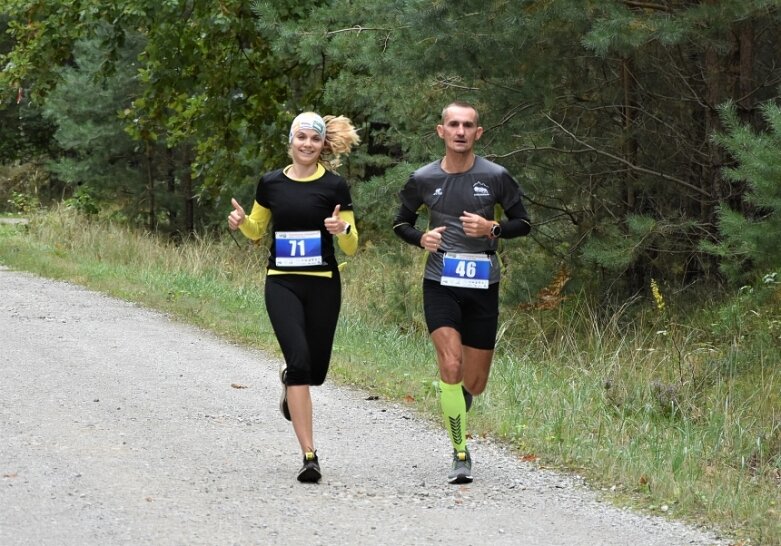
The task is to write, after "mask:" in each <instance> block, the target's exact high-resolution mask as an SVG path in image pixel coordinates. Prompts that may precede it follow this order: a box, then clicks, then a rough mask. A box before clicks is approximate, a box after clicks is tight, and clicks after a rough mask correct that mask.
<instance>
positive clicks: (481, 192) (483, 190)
mask: <svg viewBox="0 0 781 546" xmlns="http://www.w3.org/2000/svg"><path fill="white" fill-rule="evenodd" d="M472 191H473V192H474V196H475V197H489V196H490V195H491V191H490V190H489V189H488V186H487V185H486V184H483V183H482V182H480V181H479V180H478V181H477V182H475V183H474V184H472Z"/></svg>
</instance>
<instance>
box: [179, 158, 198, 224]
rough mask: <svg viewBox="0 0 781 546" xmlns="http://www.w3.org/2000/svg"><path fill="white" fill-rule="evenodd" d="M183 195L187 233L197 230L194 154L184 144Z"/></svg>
mask: <svg viewBox="0 0 781 546" xmlns="http://www.w3.org/2000/svg"><path fill="white" fill-rule="evenodd" d="M182 163H183V165H182V167H183V168H182V195H183V196H184V225H185V229H186V230H187V233H194V232H195V197H194V196H193V175H192V155H191V152H190V147H189V146H186V145H185V146H184V158H183V161H182Z"/></svg>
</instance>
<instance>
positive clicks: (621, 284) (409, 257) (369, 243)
mask: <svg viewBox="0 0 781 546" xmlns="http://www.w3.org/2000/svg"><path fill="white" fill-rule="evenodd" d="M780 31H781V2H779V1H777V0H775V1H770V0H724V1H717V0H685V1H683V0H648V1H629V0H621V1H619V0H600V1H588V0H580V1H576V0H555V1H521V0H495V1H488V2H486V1H479V2H478V1H473V0H465V1H461V2H445V1H439V0H435V1H422V0H383V1H377V0H330V1H322V0H314V1H312V2H307V3H300V2H295V1H293V0H275V1H273V2H263V1H256V2H250V1H242V0H154V1H152V0H127V1H107V0H103V1H99V0H71V1H56V2H55V1H43V0H40V1H34V0H0V67H2V72H0V211H2V210H5V211H7V212H19V213H23V214H25V215H28V216H31V217H33V222H32V223H31V224H30V225H29V226H28V227H27V228H26V229H21V230H16V231H14V232H13V233H6V234H5V235H4V236H3V237H2V238H0V242H2V250H0V260H2V261H4V262H6V263H13V264H16V265H17V266H21V267H27V268H30V269H37V270H42V271H49V272H53V271H54V270H53V269H51V267H52V266H51V263H50V264H49V265H48V266H44V265H41V263H39V262H35V263H33V262H32V261H31V260H32V257H31V256H30V254H31V253H32V251H34V253H35V254H37V255H38V258H37V259H38V260H41V259H48V260H49V261H50V262H52V263H53V262H55V261H58V260H60V261H61V260H63V259H65V258H69V259H71V260H73V261H80V262H82V263H87V262H90V261H92V262H94V263H98V262H102V263H104V265H105V263H108V262H109V261H110V259H111V258H110V257H111V256H114V257H115V260H116V261H115V262H112V263H114V264H121V266H122V267H128V264H129V263H132V262H135V263H136V264H143V263H144V262H149V261H152V260H159V261H160V263H162V264H166V267H168V268H169V269H177V268H181V271H182V273H181V274H182V275H192V276H191V277H188V278H190V279H191V282H192V283H194V284H197V282H198V280H197V277H198V276H199V275H200V276H201V277H204V276H205V277H209V275H212V274H213V275H214V276H215V278H220V279H222V278H223V277H225V270H226V269H229V270H231V268H234V267H235V268H238V269H235V271H244V272H246V269H242V268H250V270H251V269H252V267H253V266H250V265H247V262H244V261H241V260H245V259H246V260H251V261H250V262H249V263H251V264H254V267H255V268H256V269H258V270H259V269H260V268H259V266H258V264H260V263H262V257H259V254H261V253H262V252H263V251H262V248H257V247H252V246H249V245H248V244H247V243H246V242H245V241H239V242H240V246H242V249H243V250H246V252H243V253H240V254H241V260H240V262H239V263H238V264H237V263H236V262H235V259H236V258H233V257H229V250H230V249H231V248H232V249H233V250H234V251H235V243H234V242H233V240H231V239H230V238H229V237H228V235H227V233H226V230H225V217H226V214H227V212H228V211H229V210H230V197H232V196H235V197H237V198H238V199H239V201H241V202H243V203H244V204H245V206H249V205H251V202H252V197H253V194H254V189H255V185H256V183H257V180H258V176H259V174H260V173H262V172H264V171H267V170H270V169H274V168H278V167H280V166H282V165H284V164H285V163H286V162H287V157H286V137H287V131H288V127H289V124H290V121H291V120H292V118H293V117H294V116H295V114H297V113H298V112H300V111H303V110H315V111H317V112H319V113H321V114H343V115H346V116H348V117H350V118H351V119H352V120H353V121H354V123H355V124H356V126H357V127H358V128H359V132H360V135H361V138H362V144H361V146H360V148H359V149H358V150H357V151H356V152H355V153H353V154H352V155H351V156H350V157H349V158H348V159H347V160H346V161H345V164H344V165H343V167H342V169H341V174H343V175H344V176H345V177H346V178H347V179H348V180H349V181H350V183H351V186H352V192H353V199H354V201H355V208H356V214H357V218H358V222H357V223H358V228H359V229H360V232H361V240H362V246H361V251H360V252H359V255H358V256H357V257H356V258H355V259H354V260H352V262H353V264H352V265H351V266H350V268H348V270H352V271H353V273H352V274H353V275H355V279H357V283H358V284H359V286H358V287H353V288H348V289H347V291H346V296H345V297H346V311H345V321H346V323H347V324H351V325H353V326H354V327H356V328H358V327H359V326H358V325H359V324H363V325H366V326H365V327H366V328H367V329H368V330H370V331H373V330H377V331H382V332H386V333H387V334H388V336H390V337H391V338H394V339H396V340H399V339H401V340H407V341H409V342H410V343H412V344H413V346H414V347H416V349H415V350H416V351H420V350H423V351H425V350H426V349H417V347H425V345H424V344H423V345H417V344H419V343H421V340H422V341H425V328H424V326H423V325H422V319H421V316H420V314H421V305H420V299H419V293H418V291H417V286H416V284H417V281H415V279H417V278H419V274H420V271H419V269H420V253H415V252H414V250H413V249H411V247H408V246H405V245H404V244H403V243H401V242H400V241H398V240H397V239H396V238H395V237H394V235H393V234H392V231H391V230H390V226H391V221H392V215H393V213H394V211H395V209H396V204H397V201H396V193H397V191H398V190H399V188H400V187H401V185H402V184H403V183H404V182H405V181H406V179H407V177H408V176H409V173H410V172H411V171H412V170H413V169H414V168H415V167H417V166H420V165H422V164H423V163H425V162H428V161H431V160H432V159H434V158H436V157H439V156H440V155H441V154H442V146H441V141H440V140H439V139H438V138H437V136H436V133H435V130H434V128H435V126H436V124H437V122H438V120H439V116H440V112H441V109H442V107H443V106H444V105H445V104H447V103H448V102H449V101H451V100H456V99H458V100H467V101H470V102H472V103H473V104H475V105H476V106H477V108H478V110H479V111H480V115H481V124H482V126H483V127H484V128H485V134H484V136H483V138H482V139H481V140H480V141H479V142H478V153H480V154H481V155H484V156H486V157H488V158H489V159H492V160H494V161H496V162H498V163H500V164H502V165H504V166H505V167H507V168H508V169H509V170H510V172H511V173H513V174H514V175H515V176H516V177H517V178H518V180H519V182H520V184H521V186H522V187H523V189H524V191H525V193H526V205H527V207H528V209H529V210H530V213H531V215H532V219H533V231H532V234H531V236H530V237H529V238H528V239H525V240H523V241H508V242H505V243H504V244H503V247H502V250H501V256H502V261H503V263H504V266H505V277H504V282H503V286H502V313H503V315H502V316H503V321H502V327H501V330H500V340H499V344H498V346H497V353H498V354H497V370H496V371H495V375H496V380H497V385H498V386H497V387H496V388H495V389H496V390H495V391H494V394H493V398H489V397H488V396H487V397H486V400H485V401H483V402H482V403H484V404H486V405H489V404H490V407H491V408H492V412H494V413H495V414H496V415H494V416H493V417H491V418H489V417H485V418H483V419H482V420H481V418H479V417H475V418H473V422H474V426H475V427H476V430H478V431H482V432H485V433H489V434H496V435H498V436H501V437H502V438H504V439H505V440H507V441H508V442H510V443H512V444H514V445H516V446H518V448H519V449H520V450H521V451H522V452H523V453H526V456H528V457H529V458H530V459H531V460H534V461H537V460H543V461H545V462H546V464H550V465H555V466H558V467H561V468H566V469H570V470H572V469H578V470H579V471H581V470H582V471H583V472H585V473H587V474H590V475H589V477H590V478H591V479H593V480H594V481H595V482H596V483H600V484H602V485H605V486H607V487H608V489H611V490H612V491H613V493H616V494H624V495H626V496H627V497H628V498H631V499H635V500H636V499H641V501H640V502H641V504H643V503H644V504H643V505H644V506H646V507H649V506H650V507H651V508H652V509H660V507H661V506H665V507H666V510H665V512H668V511H670V510H671V508H670V507H674V510H672V511H673V512H675V514H676V515H678V516H680V517H686V518H692V519H696V520H699V521H705V522H707V523H711V524H718V525H720V526H722V527H723V528H724V529H726V530H727V531H728V532H731V533H734V535H735V536H736V537H737V538H736V540H745V541H753V542H754V543H781V528H780V524H779V520H781V517H779V513H778V503H779V501H780V499H779V497H780V495H779V490H780V489H781V401H780V398H781V394H779V393H781V371H780V370H779V366H778V362H779V349H780V348H781V347H780V345H781V344H780V339H781V310H779V305H778V304H779V301H780V300H781V288H780V287H779V283H781V279H779V278H777V275H778V271H779V267H780V266H781V244H780V243H781V220H780V219H779V209H781V154H779V150H781V146H780V145H781V110H780V109H779V85H781V62H779V61H781V41H779V40H778V36H779V32H780ZM36 219H37V220H36ZM126 230H129V231H126ZM98 233H99V234H100V235H97V234H98ZM120 236H121V237H122V238H125V237H140V238H141V239H144V240H146V241H147V242H148V243H149V244H154V245H157V246H155V247H154V249H155V250H151V249H149V248H147V247H143V243H141V242H139V240H134V242H133V243H132V244H127V243H123V242H119V239H115V237H116V238H120ZM122 240H123V241H124V240H125V239H122ZM106 241H112V243H113V247H114V248H113V249H109V248H105V247H103V246H102V245H104V244H105V242H106ZM79 245H83V246H79ZM193 245H194V246H195V247H196V248H198V249H208V251H209V252H216V253H217V257H216V258H215V257H214V256H210V257H209V258H208V260H207V261H212V262H214V263H216V264H219V265H220V268H218V269H219V271H218V270H217V269H215V270H214V271H212V270H208V268H205V266H204V264H201V265H199V266H198V267H196V268H193V267H192V266H191V262H188V261H187V260H184V262H182V263H179V262H171V261H170V260H172V259H173V258H172V256H181V255H185V254H187V252H186V250H183V249H188V248H192V247H193ZM141 248H145V249H146V250H143V251H142V250H140V249H141ZM20 249H23V250H24V251H20ZM118 249H123V251H124V252H125V254H124V255H120V253H119V252H118ZM138 252H143V254H141V255H138V254H134V253H138ZM157 252H160V253H161V254H160V255H158V254H157ZM204 252H206V251H205V250H204ZM189 255H190V256H191V255H192V253H191V254H189ZM161 256H166V257H161ZM188 264H190V265H188ZM226 264H227V265H226ZM47 267H48V268H49V269H47ZM59 267H60V269H59V270H57V271H59V272H58V273H57V274H59V275H67V274H68V273H66V271H71V273H70V274H72V275H74V276H76V277H77V278H79V279H81V280H82V281H84V282H89V280H88V279H85V273H84V270H78V269H73V270H69V269H68V268H65V267H64V266H62V265H61V266H59ZM74 267H75V266H74ZM112 267H119V266H117V265H114V266H112ZM188 268H189V269H188ZM177 270H178V269H177ZM73 271H76V272H75V273H74V272H73ZM89 271H90V272H91V274H92V275H99V273H97V272H96V269H95V268H91V269H89ZM161 276H162V278H165V276H164V275H163V274H162V273H161ZM238 276H239V275H238V273H237V274H236V277H238ZM228 277H230V275H228ZM227 280H228V281H229V284H230V283H233V285H232V286H235V285H236V283H240V281H238V280H237V279H236V278H228V279H227ZM253 280H254V281H256V279H253ZM169 281H170V279H169ZM128 282H130V279H129V277H128ZM147 282H149V281H148V278H147ZM150 284H154V283H151V282H150ZM169 288H170V287H169ZM245 289H246V290H247V293H245V292H244V290H245ZM254 289H255V290H256V289H257V287H256V286H255V288H254ZM146 290H147V291H153V287H152V286H147V287H146ZM185 291H189V292H188V293H191V295H192V293H193V292H195V289H194V288H193V286H190V287H188V288H187V289H186V290H185ZM252 291H253V288H252V287H244V286H242V287H241V290H240V291H239V294H241V297H245V298H248V297H250V296H248V295H247V294H248V293H250V292H252ZM131 292H132V291H131ZM141 292H142V291H138V293H137V294H136V295H137V296H138V297H142V296H141V295H140V293H141ZM134 293H135V292H134ZM163 293H168V294H169V296H170V294H171V293H172V292H171V291H170V290H169V291H168V292H166V291H165V289H163ZM217 293H218V294H219V295H220V296H221V297H223V298H224V297H225V294H224V293H223V292H222V291H217ZM212 296H214V297H215V298H216V299H218V298H217V295H216V294H212ZM206 297H208V295H203V294H202V295H200V298H201V299H204V298H206ZM171 299H181V298H170V297H169V298H167V301H168V304H170V303H171V301H170V300H171ZM163 300H164V301H165V300H166V298H163ZM245 303H246V301H245ZM160 305H163V306H165V305H167V304H166V303H161V304H160ZM259 305H262V303H259ZM253 308H254V307H253ZM183 315H185V316H186V315H187V313H185V312H183ZM372 329H373V330H372ZM367 335H368V334H367ZM247 339H248V341H249V340H251V339H252V335H248V337H247ZM366 339H372V340H373V341H375V342H376V343H380V342H379V341H377V340H376V338H373V337H368V338H366ZM268 343H269V346H272V345H273V343H271V342H270V340H269V341H268ZM402 344H403V343H402ZM392 349H393V351H391V352H395V351H398V350H401V349H402V347H399V346H398V345H397V346H394V347H393V348H392ZM355 352H356V353H361V352H362V350H356V351H355ZM366 352H367V354H371V353H374V354H376V352H377V351H376V347H374V348H371V350H369V349H367V351H366ZM413 354H414V353H413ZM418 354H420V353H419V352H418ZM348 360H349V359H348ZM389 360H390V359H389ZM397 360H398V357H397ZM410 360H415V359H414V358H413V357H410ZM345 364H346V365H349V362H345ZM375 365H376V366H377V367H378V369H380V368H381V369H382V374H389V375H388V377H389V378H390V379H389V381H388V384H387V385H385V386H380V387H378V386H377V385H376V384H375V385H374V386H375V387H377V388H381V390H382V389H384V391H383V392H384V393H385V394H387V395H389V396H399V397H407V398H410V399H413V400H420V401H422V402H421V403H422V404H424V406H425V404H426V401H428V400H430V398H431V393H430V392H429V390H430V388H429V387H427V385H429V383H430V381H429V379H430V377H428V376H427V377H426V380H424V381H419V380H413V381H412V382H411V383H407V382H401V383H398V384H397V386H396V387H393V384H394V381H393V378H394V377H406V376H407V375H409V374H410V373H414V372H413V371H410V370H414V369H415V367H414V366H412V367H411V368H410V369H406V368H404V367H403V366H401V367H399V366H400V365H399V364H398V363H396V364H392V363H390V362H388V363H385V364H383V363H382V362H378V363H376V364H375ZM416 365H417V367H418V369H419V368H420V367H421V366H424V365H423V364H421V363H419V362H418V363H416ZM428 365H429V364H426V366H428ZM383 366H388V367H390V368H391V369H390V370H389V369H387V368H384V367H383ZM397 368H398V369H397ZM362 374H363V375H362ZM396 374H398V375H396ZM372 377H375V378H376V377H377V376H376V374H373V373H370V371H364V372H360V373H359V372H354V373H353V374H350V373H349V372H345V377H344V379H345V380H348V381H350V380H353V381H356V382H361V381H364V382H371V381H372V379H371V378H372ZM398 385H400V386H398ZM499 385H501V387H500V386H499ZM394 388H395V389H396V390H394ZM546 389H549V391H546ZM487 394H489V395H490V394H491V392H490V391H489V393H487ZM543 400H545V401H546V402H545V404H550V405H551V408H550V409H540V408H537V407H536V406H535V404H536V403H539V404H543V402H542V401H543ZM477 407H478V409H479V408H480V406H479V405H478V406H477ZM583 469H588V470H583Z"/></svg>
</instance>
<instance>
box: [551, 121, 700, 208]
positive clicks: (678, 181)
mask: <svg viewBox="0 0 781 546" xmlns="http://www.w3.org/2000/svg"><path fill="white" fill-rule="evenodd" d="M545 117H546V118H547V119H548V121H550V122H551V123H553V124H554V125H555V126H556V127H558V128H559V129H561V130H562V131H563V132H564V133H566V134H567V135H568V136H569V137H570V138H571V139H572V140H574V141H575V142H577V143H578V144H580V145H582V146H585V147H586V148H589V149H590V150H592V151H593V152H594V153H596V154H599V155H602V156H605V157H609V158H610V159H612V160H614V161H618V162H619V163H622V164H624V165H626V166H627V167H629V168H630V169H632V170H633V171H636V172H640V173H644V174H650V175H652V176H658V177H659V178H663V179H664V180H669V181H670V182H675V183H676V184H680V185H681V186H684V187H686V188H689V189H690V190H692V191H693V192H696V193H699V194H700V195H702V196H704V197H710V194H709V193H708V192H707V191H705V190H703V189H702V188H698V187H697V186H695V185H694V184H692V183H690V182H687V181H686V180H682V179H680V178H676V177H674V176H670V175H669V174H665V173H662V172H659V171H654V170H652V169H648V168H646V167H641V166H639V165H634V164H633V163H631V162H629V161H627V160H626V159H624V158H623V157H619V156H617V155H615V154H611V153H610V152H606V151H605V150H600V149H598V148H595V147H594V146H592V145H591V144H589V143H588V142H584V141H583V140H581V139H579V138H578V137H577V136H576V135H575V134H574V133H572V132H571V131H569V130H567V129H566V128H565V127H564V126H563V125H562V124H561V123H559V122H558V121H556V120H554V119H553V118H552V117H550V116H549V115H548V114H545Z"/></svg>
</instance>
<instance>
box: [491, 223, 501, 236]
mask: <svg viewBox="0 0 781 546" xmlns="http://www.w3.org/2000/svg"><path fill="white" fill-rule="evenodd" d="M501 234H502V226H500V225H499V224H494V225H493V227H491V235H493V236H494V237H499V235H501Z"/></svg>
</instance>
